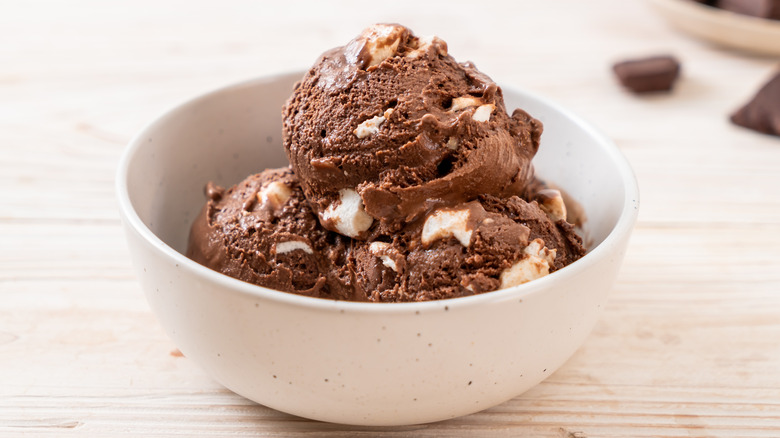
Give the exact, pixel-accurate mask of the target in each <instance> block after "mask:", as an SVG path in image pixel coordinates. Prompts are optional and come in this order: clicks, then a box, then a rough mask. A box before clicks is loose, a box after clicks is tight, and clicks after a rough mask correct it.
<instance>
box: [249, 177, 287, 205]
mask: <svg viewBox="0 0 780 438" xmlns="http://www.w3.org/2000/svg"><path fill="white" fill-rule="evenodd" d="M291 195H292V190H290V188H289V187H287V185H286V184H284V183H282V182H279V181H274V182H272V183H270V184H268V185H266V186H265V187H263V189H262V190H260V192H259V193H258V194H257V198H258V200H259V201H260V203H261V204H262V205H270V206H271V207H273V208H274V209H277V208H279V207H281V206H283V205H284V203H285V202H287V200H288V199H290V196H291Z"/></svg>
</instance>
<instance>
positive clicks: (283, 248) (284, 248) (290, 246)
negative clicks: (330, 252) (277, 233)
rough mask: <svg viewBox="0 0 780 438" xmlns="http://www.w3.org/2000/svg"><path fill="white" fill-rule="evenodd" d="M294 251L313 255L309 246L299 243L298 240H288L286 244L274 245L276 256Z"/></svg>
mask: <svg viewBox="0 0 780 438" xmlns="http://www.w3.org/2000/svg"><path fill="white" fill-rule="evenodd" d="M296 250H302V251H303V252H305V253H307V254H314V251H313V250H312V249H311V246H309V245H308V244H307V243H306V242H301V241H299V240H288V241H287V242H279V243H277V244H276V253H277V254H284V253H288V252H290V251H296Z"/></svg>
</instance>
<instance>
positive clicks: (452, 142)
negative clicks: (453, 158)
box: [447, 137, 460, 151]
mask: <svg viewBox="0 0 780 438" xmlns="http://www.w3.org/2000/svg"><path fill="white" fill-rule="evenodd" d="M458 145H460V140H458V139H457V138H455V137H450V138H449V139H448V140H447V147H448V148H450V149H452V150H453V151H454V150H456V149H458Z"/></svg>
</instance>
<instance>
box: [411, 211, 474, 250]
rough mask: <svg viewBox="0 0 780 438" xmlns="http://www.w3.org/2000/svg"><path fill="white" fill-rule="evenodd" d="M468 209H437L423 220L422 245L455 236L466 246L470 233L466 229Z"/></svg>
mask: <svg viewBox="0 0 780 438" xmlns="http://www.w3.org/2000/svg"><path fill="white" fill-rule="evenodd" d="M469 214H470V211H469V210H468V209H465V210H438V211H436V212H435V213H433V214H432V215H430V216H428V219H426V220H425V224H424V225H423V230H422V243H423V245H430V244H431V243H432V242H433V241H435V240H437V239H446V238H449V237H455V238H456V239H457V240H458V242H460V244H461V245H463V246H464V247H466V248H468V247H469V244H470V243H471V233H472V231H473V230H469V229H468V220H469Z"/></svg>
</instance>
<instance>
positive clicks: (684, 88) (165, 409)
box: [0, 0, 780, 438]
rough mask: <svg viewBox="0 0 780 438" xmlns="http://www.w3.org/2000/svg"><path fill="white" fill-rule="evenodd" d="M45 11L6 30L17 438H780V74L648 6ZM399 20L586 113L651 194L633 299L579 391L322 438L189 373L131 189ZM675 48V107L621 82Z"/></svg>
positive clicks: (587, 351) (119, 5)
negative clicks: (617, 71)
mask: <svg viewBox="0 0 780 438" xmlns="http://www.w3.org/2000/svg"><path fill="white" fill-rule="evenodd" d="M196 3H197V2H185V1H183V0H177V1H171V2H164V3H163V2H152V1H150V0H135V1H133V2H110V3H109V2H99V1H97V0H75V1H71V2H56V1H44V0H42V1H31V2H14V3H9V4H7V5H4V7H3V13H2V14H0V300H2V301H0V303H2V304H0V435H2V436H21V435H30V436H57V437H61V436H76V435H78V436H140V435H142V434H149V435H152V436H311V435H314V436H333V437H341V436H374V435H376V436H385V435H387V436H415V437H418V436H420V437H434V436H490V437H493V436H531V437H537V436H539V437H543V436H550V437H568V438H574V437H578V438H583V437H601V436H604V437H627V436H632V437H645V436H647V437H650V436H669V437H683V436H685V437H688V436H697V437H714V436H729V437H730V436H734V437H737V436H739V437H777V436H780V372H779V371H778V370H780V256H779V255H778V250H779V249H780V191H779V190H778V189H777V188H778V187H780V139H778V138H772V137H768V136H762V135H758V134H754V133H751V132H749V131H746V130H743V129H740V128H737V127H734V126H732V125H730V124H729V123H728V121H727V117H728V114H729V113H730V112H731V111H733V110H734V109H736V108H737V107H738V106H739V105H741V104H742V103H743V102H744V101H745V100H746V99H747V98H749V97H750V95H751V94H752V93H753V91H754V90H755V89H757V87H758V86H759V85H760V84H761V83H762V81H764V80H765V79H766V78H767V77H768V75H769V74H770V73H771V72H772V71H773V69H775V68H776V62H777V60H774V59H766V58H753V57H748V56H746V55H742V54H739V53H735V52H729V51H724V50H720V49H717V48H714V47H711V46H707V45H704V44H702V43H699V42H697V41H694V40H691V39H688V38H687V37H685V36H684V35H681V34H678V33H676V32H674V31H673V30H671V29H670V28H669V27H667V25H666V24H665V23H664V22H663V21H662V20H661V19H660V18H659V17H657V16H656V15H654V14H653V12H652V10H651V9H650V8H649V7H648V6H647V5H646V4H645V3H643V2H620V1H614V0H613V1H610V0H592V1H590V2H578V1H575V0H559V1H557V2H532V1H515V2H509V1H495V2H482V3H480V9H479V10H477V11H476V12H475V13H471V12H469V13H464V12H463V11H464V10H468V11H472V10H473V9H471V8H472V7H473V2H443V1H438V2H413V1H406V0H399V1H396V2H393V3H392V5H390V4H388V5H374V6H373V7H367V6H366V3H362V2H355V1H339V2H311V3H308V4H307V5H306V6H305V7H303V6H296V5H286V4H284V3H282V2H276V3H271V2H250V1H242V0H225V1H221V2H217V3H213V2H212V3H202V4H201V3H197V4H196ZM377 21H398V22H402V23H405V24H407V25H409V26H410V27H412V28H413V29H415V31H417V32H418V33H420V34H429V33H435V34H438V35H440V36H442V37H443V38H444V39H445V40H447V41H448V43H449V47H450V51H451V53H453V54H454V55H455V56H456V57H458V58H459V59H464V60H465V59H471V60H473V61H475V62H476V64H477V65H478V66H479V67H480V68H481V69H482V70H484V71H486V72H488V73H490V74H491V75H492V76H493V77H494V78H495V79H497V80H498V81H500V82H501V83H506V84H512V85H515V86H519V87H522V88H527V89H531V90H533V91H534V92H536V93H539V94H543V95H545V96H548V97H550V98H552V99H553V100H556V101H558V102H559V103H561V104H562V105H564V106H566V107H568V108H570V109H571V110H573V111H575V112H577V113H578V114H580V115H582V116H584V117H585V118H586V119H588V120H590V121H591V122H593V123H594V124H596V125H597V126H599V127H600V128H601V129H602V130H603V131H604V132H605V133H606V134H607V135H609V136H611V137H612V138H614V139H615V141H616V142H617V143H618V145H619V146H620V148H621V149H622V151H623V152H624V153H625V155H626V156H627V157H628V159H629V160H630V161H631V163H632V165H633V166H634V169H635V171H636V174H637V177H638V180H639V183H640V188H641V191H642V207H641V213H640V220H639V224H638V226H637V229H636V232H635V234H634V236H633V238H632V241H631V244H630V247H629V252H628V255H627V258H626V261H625V264H624V267H623V270H622V272H621V274H620V277H619V279H618V282H617V284H616V285H615V288H614V291H613V295H612V300H611V301H610V304H609V305H608V308H607V309H606V311H605V313H604V315H603V318H602V319H601V321H600V322H599V323H598V325H597V327H596V329H595V330H594V332H593V334H592V336H590V338H589V339H588V341H587V342H586V344H585V345H584V346H583V347H582V348H581V349H580V350H579V351H578V352H577V353H576V354H575V356H574V357H573V358H572V359H571V360H570V361H569V362H568V363H567V364H566V365H565V366H564V367H563V368H562V369H560V370H559V371H558V372H557V373H555V374H554V375H552V376H551V377H550V378H549V379H547V380H546V381H545V382H543V383H542V384H540V385H539V386H537V387H536V388H534V389H532V390H531V391H529V392H527V393H526V394H523V395H522V396H520V397H517V398H515V399H513V400H511V401H509V402H506V403H504V404H502V405H500V406H497V407H494V408H492V409H488V410H486V411H483V412H480V413H477V414H474V415H470V416H467V417H463V418H458V419H454V420H450V421H446V422H441V423H435V424H430V425H421V426H411V427H402V428H355V427H346V426H341V425H332V424H323V423H318V422H312V421H308V420H304V419H300V418H297V417H293V416H290V415H286V414H283V413H280V412H276V411H273V410H271V409H268V408H265V407H263V406H258V405H256V404H253V403H251V402H249V401H247V400H245V399H243V398H241V397H239V396H237V395H234V394H232V393H231V392H229V391H227V390H225V389H223V388H221V387H220V386H219V385H218V384H216V383H215V382H213V381H212V380H211V379H210V378H208V377H207V376H206V375H205V374H204V373H203V372H202V371H201V370H200V369H199V368H198V367H197V366H196V365H195V364H193V363H192V362H191V361H190V360H189V359H187V358H186V357H182V356H181V355H180V354H179V353H178V351H177V350H176V348H175V346H174V345H172V343H171V342H170V341H169V340H168V339H167V338H166V336H165V335H164V333H163V332H162V331H161V329H160V328H159V327H158V326H157V323H156V321H155V319H154V317H153V315H152V314H151V312H150V311H149V309H148V307H147V305H146V302H145V300H144V297H143V294H142V292H141V290H140V287H139V285H138V284H137V282H136V280H135V277H134V276H133V274H132V268H131V266H130V262H129V258H128V254H127V250H126V248H125V243H124V237H123V236H122V230H121V227H120V223H119V219H118V213H117V206H116V201H115V198H114V188H113V178H114V172H115V169H116V166H117V160H118V158H119V156H120V154H121V152H122V150H123V148H124V147H125V144H126V143H127V142H128V141H129V140H130V139H131V138H132V136H133V135H134V134H135V133H136V132H137V131H138V130H140V129H141V128H142V127H143V126H144V125H145V124H146V123H148V122H150V121H151V120H152V119H153V118H154V117H155V116H156V115H158V114H160V113H161V112H162V111H163V110H165V109H166V108H168V107H170V106H173V105H174V104H176V103H178V102H180V101H182V100H184V99H187V98H189V97H191V96H194V95H196V94H199V93H202V92H204V91H207V90H209V89H212V88H215V87H218V86H222V85H225V84H227V83H231V82H234V81H237V80H242V79H246V78H250V77H254V76H260V75H265V74H271V73H275V72H281V71H288V70H293V69H304V68H306V67H307V66H308V65H309V64H310V63H311V62H312V61H313V60H314V59H315V58H316V57H317V55H318V54H319V53H320V52H321V51H323V50H324V49H325V48H328V47H331V46H335V45H339V44H342V43H343V42H344V41H346V40H348V39H349V38H351V37H352V36H353V34H355V33H357V32H358V31H359V30H360V29H361V28H362V27H363V26H365V25H367V24H369V23H372V22H377ZM666 52H672V53H674V54H676V55H677V56H679V57H680V58H681V60H682V61H683V72H684V73H683V78H682V80H681V81H680V83H679V84H678V86H677V88H676V89H675V91H674V93H672V94H668V95H656V96H648V97H636V96H632V95H629V94H627V93H625V92H624V91H622V90H621V89H620V88H619V87H618V86H617V85H616V84H615V81H614V80H613V78H612V77H611V73H610V70H609V67H610V64H611V62H613V61H615V60H618V59H621V58H623V57H628V56H641V55H643V54H654V53H666Z"/></svg>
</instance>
